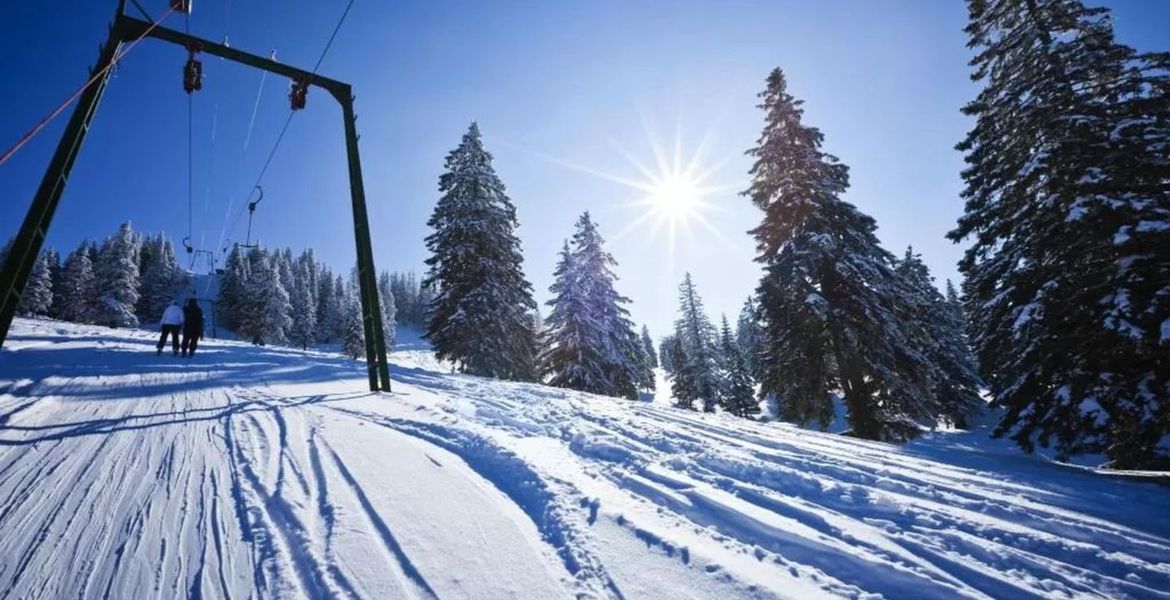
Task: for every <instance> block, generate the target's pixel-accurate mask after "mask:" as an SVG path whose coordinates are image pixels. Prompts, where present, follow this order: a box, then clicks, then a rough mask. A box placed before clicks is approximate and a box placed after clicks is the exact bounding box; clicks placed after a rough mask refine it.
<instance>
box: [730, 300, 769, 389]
mask: <svg viewBox="0 0 1170 600" xmlns="http://www.w3.org/2000/svg"><path fill="white" fill-rule="evenodd" d="M759 315H760V309H759V307H758V306H756V298H755V296H749V297H748V299H747V300H744V302H743V308H742V309H740V311H739V320H738V321H736V325H735V341H736V343H738V344H739V350H740V352H741V353H742V355H743V358H744V360H745V361H746V362H747V365H748V371H749V372H750V373H751V374H752V378H754V379H762V378H763V377H762V374H763V368H762V367H763V363H764V361H763V359H762V355H763V352H764V328H763V327H761V326H760V316H759Z"/></svg>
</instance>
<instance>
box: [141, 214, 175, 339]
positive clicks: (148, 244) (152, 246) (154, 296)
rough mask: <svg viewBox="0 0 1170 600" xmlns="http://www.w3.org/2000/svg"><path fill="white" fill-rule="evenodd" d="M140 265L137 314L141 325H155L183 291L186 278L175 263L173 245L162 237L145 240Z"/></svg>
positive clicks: (160, 235)
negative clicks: (145, 323) (140, 286)
mask: <svg viewBox="0 0 1170 600" xmlns="http://www.w3.org/2000/svg"><path fill="white" fill-rule="evenodd" d="M139 265H140V266H139V272H140V274H141V281H142V290H141V293H140V294H139V297H138V305H137V308H136V314H137V315H138V318H139V319H140V320H142V321H145V322H148V323H155V322H158V320H159V319H161V318H162V313H163V311H164V310H166V308H167V305H169V304H170V303H171V302H173V301H174V299H175V296H176V292H178V291H179V290H180V289H181V288H182V287H183V279H184V278H183V277H182V276H181V275H180V271H179V263H178V261H176V260H175V247H174V245H173V244H172V243H171V241H170V240H169V239H167V238H166V236H164V235H162V234H159V235H157V236H154V237H148V238H146V239H145V240H144V241H143V243H142V250H141V252H140V256H139Z"/></svg>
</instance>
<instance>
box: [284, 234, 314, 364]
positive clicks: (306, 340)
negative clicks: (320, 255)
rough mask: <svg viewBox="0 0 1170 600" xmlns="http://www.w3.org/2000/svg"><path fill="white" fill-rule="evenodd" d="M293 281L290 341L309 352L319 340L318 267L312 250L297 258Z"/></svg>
mask: <svg viewBox="0 0 1170 600" xmlns="http://www.w3.org/2000/svg"><path fill="white" fill-rule="evenodd" d="M292 280H293V286H292V290H290V292H289V304H290V305H291V306H292V312H291V314H290V315H289V316H290V318H291V320H292V323H291V326H290V327H289V341H291V342H292V343H293V344H295V345H297V346H300V347H301V349H303V350H307V349H308V348H309V344H312V343H313V342H315V341H316V339H317V265H316V261H315V259H314V258H313V251H312V250H305V251H304V252H302V253H301V255H300V256H299V257H297V259H296V262H295V263H294V264H293V269H292Z"/></svg>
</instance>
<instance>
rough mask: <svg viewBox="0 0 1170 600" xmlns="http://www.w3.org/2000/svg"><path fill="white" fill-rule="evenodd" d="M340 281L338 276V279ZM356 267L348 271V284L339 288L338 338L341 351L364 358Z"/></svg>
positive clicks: (364, 346) (363, 334) (363, 338)
mask: <svg viewBox="0 0 1170 600" xmlns="http://www.w3.org/2000/svg"><path fill="white" fill-rule="evenodd" d="M338 281H339V282H340V281H341V280H340V278H339V279H338ZM359 290H360V287H359V285H358V277H357V269H356V268H355V269H353V270H352V271H351V272H350V276H349V284H348V285H346V286H344V287H343V288H342V289H341V290H340V294H339V308H340V310H341V312H340V315H339V316H340V321H339V322H338V332H337V335H338V339H340V340H341V353H342V354H344V355H346V356H348V357H350V358H353V359H359V358H365V356H366V341H365V328H364V326H363V324H362V304H361V300H360V291H359Z"/></svg>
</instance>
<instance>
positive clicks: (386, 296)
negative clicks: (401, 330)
mask: <svg viewBox="0 0 1170 600" xmlns="http://www.w3.org/2000/svg"><path fill="white" fill-rule="evenodd" d="M378 300H379V301H381V303H382V304H381V308H382V335H383V337H385V340H386V347H387V348H393V347H394V336H395V333H396V332H397V329H398V321H397V320H396V318H397V316H398V306H397V304H396V301H397V299H396V298H395V297H394V291H393V290H392V289H391V285H390V274H389V273H387V272H385V271H382V274H381V275H379V276H378Z"/></svg>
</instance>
